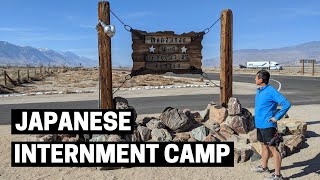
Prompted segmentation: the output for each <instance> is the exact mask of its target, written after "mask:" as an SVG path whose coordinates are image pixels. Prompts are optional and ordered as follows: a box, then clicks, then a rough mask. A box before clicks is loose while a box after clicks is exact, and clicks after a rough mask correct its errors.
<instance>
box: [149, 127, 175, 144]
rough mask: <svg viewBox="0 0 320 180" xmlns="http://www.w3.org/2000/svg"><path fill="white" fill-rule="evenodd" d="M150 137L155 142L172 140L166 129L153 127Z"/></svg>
mask: <svg viewBox="0 0 320 180" xmlns="http://www.w3.org/2000/svg"><path fill="white" fill-rule="evenodd" d="M151 137H152V140H153V141H156V142H169V141H172V136H171V134H170V133H169V132H168V130H166V129H153V130H152V131H151Z"/></svg>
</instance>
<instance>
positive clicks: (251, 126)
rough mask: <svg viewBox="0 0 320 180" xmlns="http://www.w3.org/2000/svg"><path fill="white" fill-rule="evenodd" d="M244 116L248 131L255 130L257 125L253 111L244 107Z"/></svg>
mask: <svg viewBox="0 0 320 180" xmlns="http://www.w3.org/2000/svg"><path fill="white" fill-rule="evenodd" d="M242 116H243V117H244V118H245V121H246V125H247V130H248V131H252V130H254V129H255V128H256V126H255V122H254V118H253V116H252V114H251V112H250V111H249V110H248V109H246V108H242Z"/></svg>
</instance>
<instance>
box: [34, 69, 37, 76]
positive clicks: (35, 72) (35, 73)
mask: <svg viewBox="0 0 320 180" xmlns="http://www.w3.org/2000/svg"><path fill="white" fill-rule="evenodd" d="M34 76H37V68H34Z"/></svg>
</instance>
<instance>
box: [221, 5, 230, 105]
mask: <svg viewBox="0 0 320 180" xmlns="http://www.w3.org/2000/svg"><path fill="white" fill-rule="evenodd" d="M232 21H233V18H232V11H231V10H230V9H226V10H224V11H222V13H221V35H220V36H221V37H220V104H221V105H222V106H223V107H227V105H228V101H229V99H230V97H232V23H233V22H232Z"/></svg>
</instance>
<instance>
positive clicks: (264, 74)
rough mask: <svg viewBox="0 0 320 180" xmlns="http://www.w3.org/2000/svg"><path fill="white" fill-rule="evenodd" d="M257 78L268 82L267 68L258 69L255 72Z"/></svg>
mask: <svg viewBox="0 0 320 180" xmlns="http://www.w3.org/2000/svg"><path fill="white" fill-rule="evenodd" d="M257 75H258V77H259V79H262V82H263V83H265V84H269V78H270V73H269V72H268V71H267V70H264V69H262V70H260V71H258V72H257Z"/></svg>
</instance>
